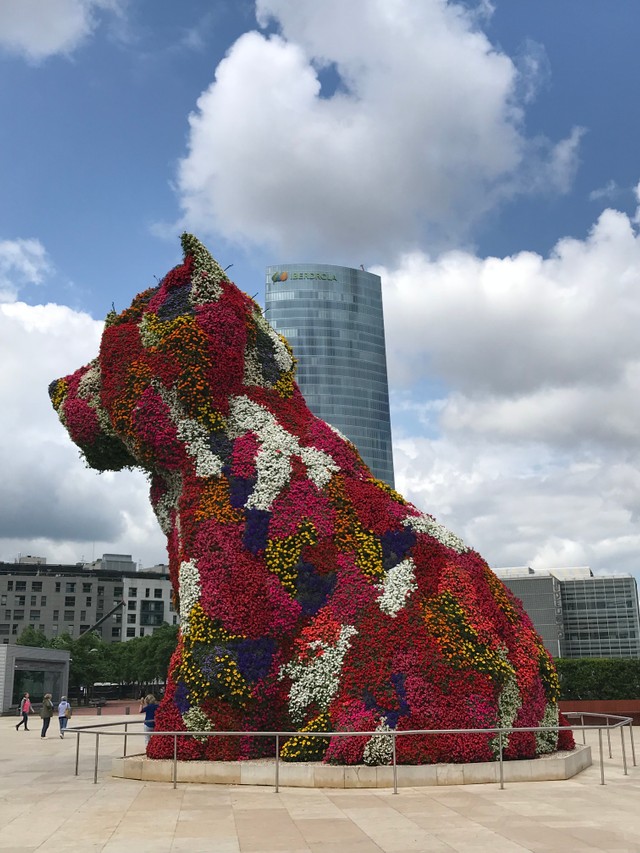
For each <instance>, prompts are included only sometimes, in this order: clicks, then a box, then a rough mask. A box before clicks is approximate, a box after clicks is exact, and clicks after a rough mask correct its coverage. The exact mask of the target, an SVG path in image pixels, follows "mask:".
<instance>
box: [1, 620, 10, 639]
mask: <svg viewBox="0 0 640 853" xmlns="http://www.w3.org/2000/svg"><path fill="white" fill-rule="evenodd" d="M9 628H10V626H9V623H7V624H6V625H5V623H4V622H3V623H2V624H0V634H7V636H8V635H9Z"/></svg>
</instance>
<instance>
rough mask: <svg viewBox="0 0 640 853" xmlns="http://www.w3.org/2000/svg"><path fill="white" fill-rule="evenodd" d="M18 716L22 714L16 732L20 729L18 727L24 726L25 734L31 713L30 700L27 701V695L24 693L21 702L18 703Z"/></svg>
mask: <svg viewBox="0 0 640 853" xmlns="http://www.w3.org/2000/svg"><path fill="white" fill-rule="evenodd" d="M19 713H20V714H22V719H21V720H20V722H19V723H18V725H17V726H16V731H18V729H19V728H20V726H24V730H25V732H28V731H29V714H30V713H31V699H29V694H28V693H25V694H24V696H23V697H22V701H21V702H20V711H19Z"/></svg>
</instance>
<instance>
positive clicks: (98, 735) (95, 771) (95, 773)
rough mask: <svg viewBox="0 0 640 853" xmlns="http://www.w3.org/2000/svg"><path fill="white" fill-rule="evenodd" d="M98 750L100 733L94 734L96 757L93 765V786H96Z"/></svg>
mask: <svg viewBox="0 0 640 853" xmlns="http://www.w3.org/2000/svg"><path fill="white" fill-rule="evenodd" d="M99 750H100V732H96V757H95V761H94V764H93V784H94V785H97V784H98V753H99Z"/></svg>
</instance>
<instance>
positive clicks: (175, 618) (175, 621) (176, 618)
mask: <svg viewBox="0 0 640 853" xmlns="http://www.w3.org/2000/svg"><path fill="white" fill-rule="evenodd" d="M173 624H174V625H177V624H178V617H177V616H174V617H173Z"/></svg>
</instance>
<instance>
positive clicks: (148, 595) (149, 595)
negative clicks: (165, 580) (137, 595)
mask: <svg viewBox="0 0 640 853" xmlns="http://www.w3.org/2000/svg"><path fill="white" fill-rule="evenodd" d="M144 597H145V598H151V590H150V589H149V587H147V588H146V589H145V591H144Z"/></svg>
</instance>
